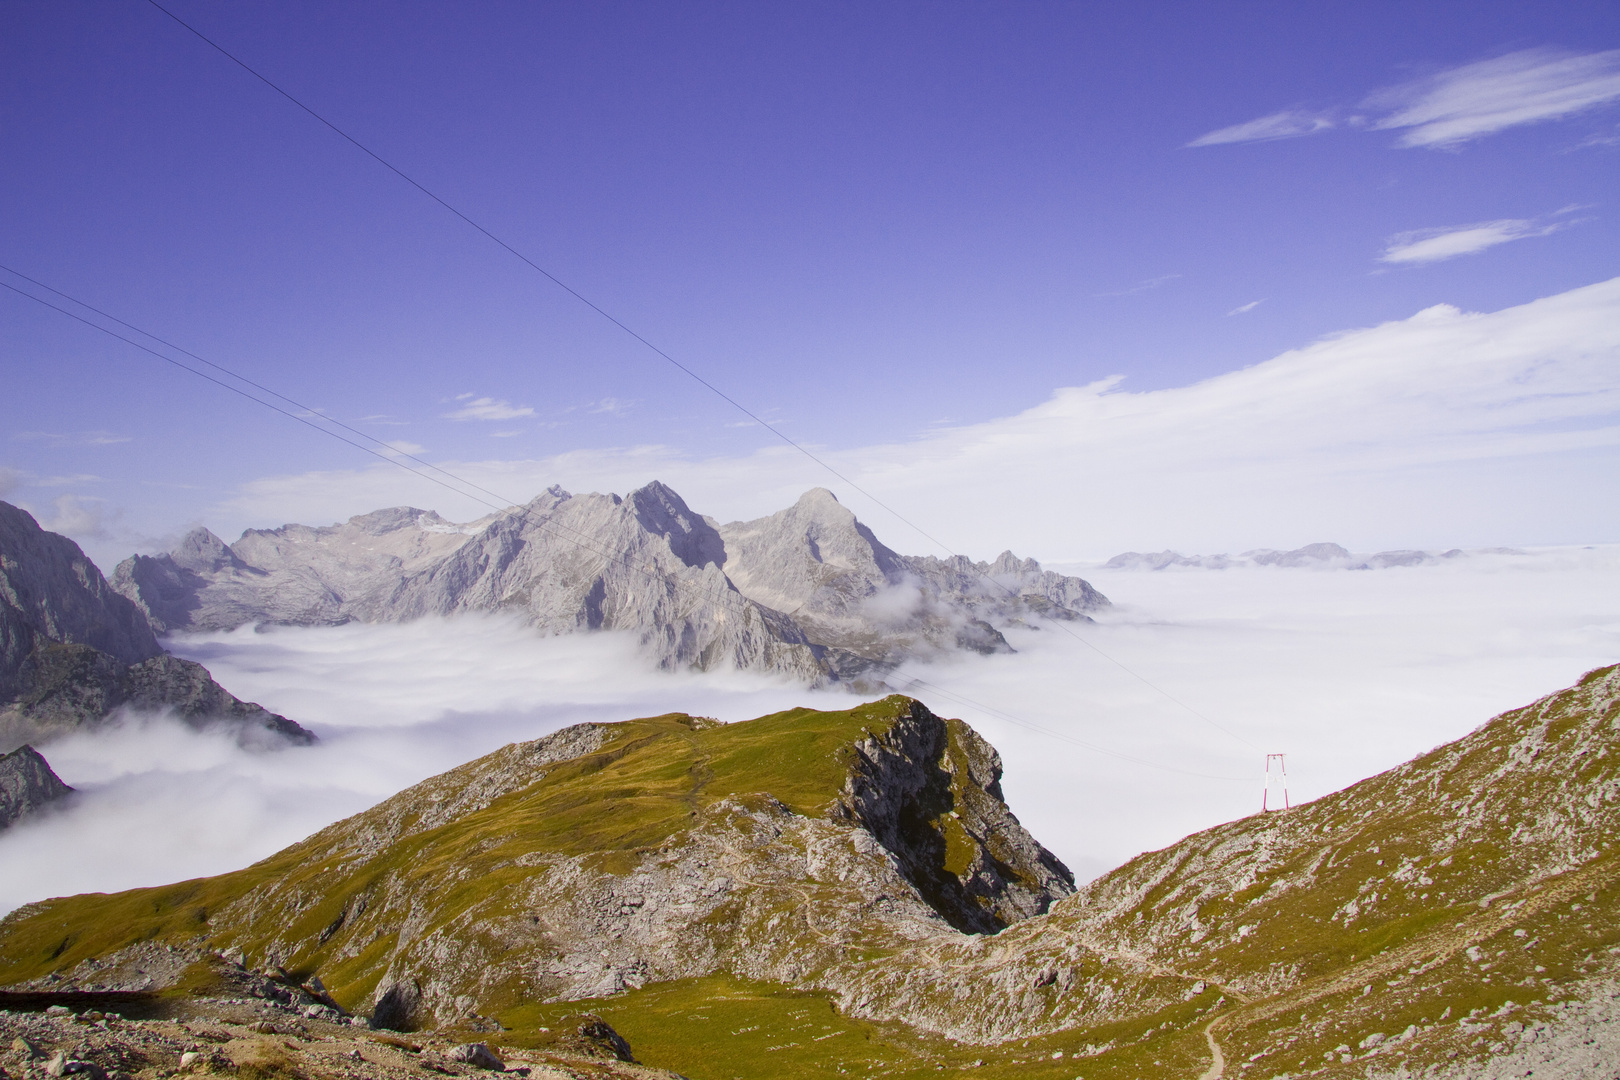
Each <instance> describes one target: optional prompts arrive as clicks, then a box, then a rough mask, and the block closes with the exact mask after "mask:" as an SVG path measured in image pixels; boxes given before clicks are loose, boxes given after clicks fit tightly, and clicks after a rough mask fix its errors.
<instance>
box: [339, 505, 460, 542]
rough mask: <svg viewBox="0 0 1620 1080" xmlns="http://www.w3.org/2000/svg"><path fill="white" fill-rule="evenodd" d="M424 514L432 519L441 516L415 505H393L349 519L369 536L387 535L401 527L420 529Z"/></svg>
mask: <svg viewBox="0 0 1620 1080" xmlns="http://www.w3.org/2000/svg"><path fill="white" fill-rule="evenodd" d="M424 515H431V517H432V519H437V518H438V516H439V515H438V514H435V513H433V512H432V511H430V510H418V509H417V508H416V507H414V506H391V507H388V508H387V509H385V510H373V511H372V512H371V513H369V514H356V515H355V516H354V517H352V518H350V519H349V524H350V525H352V526H354V527H355V528H356V529H358V530H360V531H361V532H363V533H365V534H366V535H367V536H386V535H387V534H389V533H391V532H397V531H399V530H400V529H420V528H421V527H422V518H423V516H424Z"/></svg>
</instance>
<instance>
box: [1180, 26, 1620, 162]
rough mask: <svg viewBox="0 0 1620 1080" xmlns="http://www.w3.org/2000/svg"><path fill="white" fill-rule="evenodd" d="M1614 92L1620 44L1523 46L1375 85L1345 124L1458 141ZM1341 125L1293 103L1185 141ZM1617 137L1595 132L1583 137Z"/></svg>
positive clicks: (1619, 91) (1602, 100) (1296, 133)
mask: <svg viewBox="0 0 1620 1080" xmlns="http://www.w3.org/2000/svg"><path fill="white" fill-rule="evenodd" d="M1616 100H1620V49H1611V50H1609V51H1607V52H1595V53H1579V54H1577V53H1569V52H1564V51H1560V50H1557V49H1545V48H1540V49H1523V50H1520V51H1518V52H1513V53H1508V54H1507V55H1506V56H1498V57H1494V58H1492V59H1490V60H1480V61H1477V62H1475V63H1471V64H1463V65H1461V66H1460V67H1454V68H1448V69H1446V70H1444V71H1441V72H1439V73H1437V74H1435V75H1431V76H1429V77H1428V78H1424V79H1419V80H1416V81H1413V82H1409V83H1404V84H1402V85H1400V86H1394V87H1389V88H1386V89H1383V90H1379V91H1376V92H1374V93H1373V94H1371V95H1370V96H1368V98H1367V99H1366V100H1365V101H1363V102H1362V103H1361V107H1362V108H1363V109H1366V110H1369V111H1370V112H1371V113H1372V115H1371V116H1362V115H1352V116H1349V117H1347V118H1345V119H1344V120H1343V124H1342V126H1344V127H1350V128H1371V129H1373V130H1377V131H1400V132H1402V134H1401V136H1400V138H1399V139H1398V140H1397V145H1399V146H1417V147H1427V148H1430V149H1454V148H1456V147H1459V146H1461V145H1463V144H1464V143H1467V142H1470V141H1472V140H1474V139H1479V138H1483V137H1484V136H1486V135H1491V134H1494V133H1495V132H1498V131H1503V130H1505V129H1507V128H1511V127H1518V126H1519V125H1522V124H1536V123H1544V122H1547V121H1552V120H1564V119H1568V118H1569V117H1572V116H1575V115H1577V114H1579V113H1584V112H1587V111H1589V110H1592V109H1597V108H1601V107H1603V106H1605V105H1610V104H1613V103H1614V102H1615V101H1616ZM1339 126H1341V124H1340V122H1339V121H1338V120H1336V119H1335V118H1334V116H1333V115H1332V114H1331V113H1327V112H1310V111H1305V110H1299V109H1289V110H1285V111H1283V112H1276V113H1272V114H1270V115H1269V116H1262V117H1260V118H1259V119H1257V120H1250V121H1247V122H1245V123H1242V124H1234V125H1232V126H1231V127H1224V128H1221V129H1219V130H1217V131H1211V132H1210V133H1208V134H1207V135H1201V136H1199V137H1198V138H1196V139H1194V140H1193V141H1192V142H1190V143H1187V145H1188V146H1189V147H1192V146H1220V145H1224V144H1227V143H1247V142H1268V141H1271V140H1273V139H1293V138H1298V137H1300V136H1303V135H1316V134H1319V133H1321V132H1324V131H1329V130H1332V129H1334V128H1335V127H1339ZM1613 141H1614V140H1613V139H1611V138H1610V137H1609V136H1607V135H1595V136H1592V137H1591V138H1589V139H1587V140H1586V141H1585V142H1583V143H1582V144H1581V145H1582V146H1596V145H1609V144H1610V143H1612V142H1613Z"/></svg>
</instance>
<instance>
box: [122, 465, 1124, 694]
mask: <svg viewBox="0 0 1620 1080" xmlns="http://www.w3.org/2000/svg"><path fill="white" fill-rule="evenodd" d="M113 583H114V586H115V587H116V588H117V589H118V590H119V592H121V593H122V594H123V595H125V596H127V597H128V598H129V599H130V600H131V601H133V602H134V603H135V604H136V605H137V606H138V607H139V608H140V609H141V610H142V611H143V612H145V613H146V615H147V617H148V618H149V619H150V620H151V621H152V624H153V625H154V626H157V627H159V628H160V629H162V630H165V631H176V630H221V629H231V628H234V627H237V626H241V625H244V624H248V623H282V624H294V625H333V624H337V623H343V622H347V621H350V620H359V621H362V622H397V621H403V620H408V619H413V618H419V617H421V616H424V615H455V614H461V613H468V612H494V611H501V612H518V613H521V614H522V615H523V617H524V618H525V619H526V620H527V621H528V622H529V623H530V624H531V625H533V626H534V627H536V628H537V629H538V630H540V631H541V632H543V633H548V634H565V633H574V632H579V631H591V630H621V631H629V632H633V633H635V634H637V635H638V636H639V637H640V639H641V643H642V645H643V646H644V648H645V649H646V651H647V652H648V654H649V655H650V656H651V657H652V658H653V659H654V660H655V662H656V663H657V664H658V665H659V666H661V667H665V668H686V667H695V668H700V669H707V668H712V667H728V666H729V667H738V668H752V669H756V670H768V671H776V672H781V673H784V674H787V675H790V676H792V677H793V678H795V679H799V680H802V681H806V682H810V683H819V682H823V681H829V680H836V679H840V678H842V679H851V678H857V677H859V676H861V675H862V673H865V672H876V673H878V674H881V672H882V671H883V670H885V669H886V668H887V667H889V666H892V665H893V664H895V663H898V662H899V661H901V660H903V659H905V658H907V657H909V656H916V655H919V654H924V653H928V652H931V651H937V650H940V649H956V648H966V649H973V650H976V651H980V652H993V651H1001V650H1005V649H1006V648H1007V642H1006V640H1005V638H1004V637H1003V636H1002V634H1001V632H1000V630H999V629H997V625H996V624H998V623H999V624H1001V625H1006V624H1008V623H1010V622H1014V621H1023V620H1027V619H1029V618H1032V617H1036V616H1039V617H1042V618H1055V619H1078V618H1084V617H1085V615H1084V613H1085V612H1086V611H1088V610H1095V609H1097V608H1100V607H1103V606H1106V605H1107V602H1108V601H1107V600H1106V598H1104V597H1103V596H1102V595H1101V594H1100V593H1098V592H1097V591H1096V590H1094V589H1092V588H1091V586H1090V585H1088V584H1086V583H1085V582H1084V581H1081V580H1080V579H1078V578H1070V577H1064V576H1063V575H1060V574H1054V573H1050V572H1047V571H1043V570H1042V569H1041V568H1040V566H1039V564H1037V563H1035V562H1034V561H1033V560H1019V559H1017V558H1015V557H1013V556H1012V554H1011V553H1010V552H1009V553H1004V554H1003V555H1002V556H1001V557H1000V558H999V559H997V560H996V562H994V563H973V562H970V561H969V560H966V559H962V558H957V559H952V560H943V561H942V560H938V559H932V558H926V559H923V558H909V557H906V556H900V555H896V554H895V553H894V552H892V551H890V550H889V549H888V548H886V547H884V546H883V545H882V544H881V543H879V542H878V541H877V539H876V537H875V536H873V535H872V532H871V530H869V529H867V528H866V526H864V525H862V524H861V523H860V522H859V521H858V520H857V519H856V518H855V516H854V515H853V514H851V513H850V512H849V511H848V510H846V509H844V508H843V507H842V506H840V505H839V504H838V501H837V500H836V499H835V498H834V497H833V496H832V493H831V492H828V491H825V490H824V489H819V488H818V489H816V490H815V491H811V492H809V493H807V494H806V495H805V496H804V497H803V498H801V499H800V500H799V502H798V503H797V504H795V505H794V506H793V507H792V508H790V509H788V510H785V511H783V512H782V513H780V514H776V515H772V516H770V517H767V518H761V519H759V520H757V521H751V522H734V523H732V524H730V525H726V526H723V527H722V526H719V525H717V524H716V523H715V522H713V521H711V520H709V519H708V518H705V517H703V516H701V515H699V514H697V513H695V512H694V511H693V510H692V509H691V508H690V507H688V506H687V505H686V503H685V502H684V501H683V500H682V499H681V497H680V496H679V495H677V494H676V493H675V492H674V491H673V490H671V489H670V488H669V487H667V486H666V485H664V484H661V483H658V482H656V481H655V482H653V483H651V484H648V485H647V486H646V487H643V488H640V489H638V490H636V491H633V492H631V493H630V494H629V495H628V496H626V497H624V498H620V497H619V496H617V495H570V494H569V493H568V492H566V491H563V490H562V489H561V488H556V487H554V488H551V489H550V490H548V491H546V492H544V493H542V494H541V495H540V496H539V497H537V498H536V499H534V500H532V501H531V502H529V503H528V504H527V505H525V506H521V507H515V508H513V509H511V510H508V511H505V512H503V513H500V514H496V515H492V516H491V517H488V518H485V519H483V520H481V521H477V522H473V523H471V524H468V525H455V524H452V523H450V522H446V521H445V520H444V519H442V518H440V517H439V516H438V515H437V514H434V513H432V512H431V511H424V510H417V509H415V508H412V507H396V508H394V509H390V510H379V511H376V512H375V513H371V514H364V515H361V516H359V517H354V518H351V519H349V520H348V521H347V522H344V523H343V524H340V525H332V526H327V527H323V528H310V527H308V526H303V525H288V526H284V527H282V528H280V529H271V530H249V531H248V532H246V533H244V534H243V535H242V538H241V539H240V540H238V541H236V542H235V543H234V544H229V545H227V544H225V543H224V542H223V541H221V540H220V539H219V538H218V537H216V536H214V535H213V534H212V533H209V532H208V531H207V530H201V529H200V530H197V531H196V532H193V533H192V534H191V535H189V536H188V537H186V539H185V540H184V541H183V542H182V543H181V544H180V546H179V547H177V548H176V549H175V550H174V551H172V552H169V553H168V554H166V555H156V556H145V555H136V556H133V557H131V558H130V559H127V560H125V561H124V562H123V563H121V564H119V566H118V568H117V570H116V572H115V573H114V575H113Z"/></svg>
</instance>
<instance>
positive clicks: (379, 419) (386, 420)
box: [360, 395, 471, 427]
mask: <svg viewBox="0 0 1620 1080" xmlns="http://www.w3.org/2000/svg"><path fill="white" fill-rule="evenodd" d="M466 396H469V397H470V396H471V395H466ZM456 400H458V401H459V400H461V399H460V398H457V399H456ZM360 422H361V423H362V424H380V425H382V426H384V427H405V426H406V424H407V423H408V422H407V421H405V420H401V419H399V418H398V417H395V416H389V415H388V414H387V413H378V414H376V415H375V416H362V417H361V418H360Z"/></svg>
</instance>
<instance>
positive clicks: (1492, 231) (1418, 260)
mask: <svg viewBox="0 0 1620 1080" xmlns="http://www.w3.org/2000/svg"><path fill="white" fill-rule="evenodd" d="M1558 228H1560V226H1559V225H1556V224H1554V225H1538V224H1536V223H1535V222H1534V221H1528V220H1525V219H1523V218H1505V219H1503V220H1501V221H1480V222H1476V223H1474V224H1473V225H1454V226H1450V227H1447V228H1440V229H1415V230H1413V231H1411V232H1403V233H1396V234H1395V235H1394V236H1392V237H1390V238H1389V240H1388V241H1387V242H1386V245H1385V247H1384V253H1383V254H1382V255H1380V256H1379V257H1378V261H1379V262H1385V263H1391V264H1394V265H1407V266H1411V265H1420V264H1423V263H1434V262H1443V261H1444V260H1446V259H1455V258H1457V257H1458V256H1460V255H1477V254H1479V253H1480V252H1482V251H1485V250H1487V249H1489V248H1493V247H1496V246H1497V245H1498V244H1506V243H1509V242H1510V241H1513V240H1525V239H1528V238H1530V237H1533V236H1546V235H1547V234H1548V233H1550V232H1554V231H1556V230H1557V229H1558Z"/></svg>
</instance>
